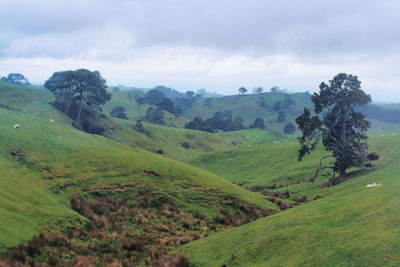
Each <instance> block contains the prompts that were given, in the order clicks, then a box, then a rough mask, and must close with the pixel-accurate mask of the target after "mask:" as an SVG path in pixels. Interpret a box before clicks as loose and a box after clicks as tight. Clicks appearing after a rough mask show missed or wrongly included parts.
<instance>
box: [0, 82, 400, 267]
mask: <svg viewBox="0 0 400 267" xmlns="http://www.w3.org/2000/svg"><path fill="white" fill-rule="evenodd" d="M129 93H132V92H131V91H127V92H125V91H124V92H113V101H111V102H110V103H109V104H108V105H106V106H105V107H104V112H105V114H107V113H108V112H109V111H110V110H111V109H112V108H113V107H114V105H128V104H129V105H130V106H129V109H128V108H127V111H128V115H129V116H130V117H132V118H134V116H136V114H137V112H138V110H137V106H136V105H135V103H133V104H132V103H131V101H130V100H129V98H128V97H127V95H126V94H129ZM137 93H138V94H141V92H137ZM264 96H265V101H266V102H267V103H268V104H267V108H266V109H264V111H265V113H262V112H264V111H260V110H258V108H259V107H258V106H257V101H258V100H259V97H260V95H249V96H229V97H222V98H215V99H214V100H213V101H214V102H213V105H214V104H215V106H214V108H215V110H211V108H210V110H208V111H207V112H205V113H202V112H204V110H205V109H204V108H203V107H202V106H201V105H202V102H201V101H204V99H203V98H199V99H198V102H197V103H196V104H195V106H194V108H193V110H192V111H193V112H199V115H201V114H202V115H203V116H205V117H207V116H209V115H210V116H212V114H213V112H215V111H220V110H219V109H220V108H222V109H223V108H225V107H226V108H228V107H231V108H229V109H231V110H232V111H233V115H234V116H235V115H243V117H246V116H247V117H246V120H248V121H251V120H253V118H254V116H261V115H260V114H264V115H262V116H265V117H263V118H264V119H265V120H266V121H267V130H266V131H264V130H260V129H247V130H242V131H238V132H237V133H234V132H219V133H215V134H214V133H208V132H201V131H194V130H187V129H182V128H176V127H166V126H160V125H153V124H147V123H144V124H143V126H144V131H143V132H138V131H136V130H134V126H135V121H134V120H121V119H111V118H109V117H107V116H103V115H101V114H100V113H99V114H97V115H96V116H97V117H96V119H97V120H98V122H99V123H101V125H102V126H104V127H105V131H104V132H103V133H102V136H100V135H93V134H88V133H85V132H82V131H79V130H77V129H75V128H73V127H72V126H71V124H72V121H71V119H69V118H67V117H66V116H64V114H62V113H61V112H59V111H58V110H57V109H55V108H54V107H53V106H52V105H51V101H53V97H52V95H51V94H50V93H48V92H47V91H46V90H44V89H43V88H32V87H21V86H15V85H10V84H8V83H4V82H1V81H0V265H2V264H3V263H5V262H8V264H9V265H11V266H13V265H15V264H16V262H19V263H22V264H25V265H34V264H38V263H45V262H47V263H51V262H62V263H63V264H66V265H78V263H79V264H81V265H82V266H89V265H91V264H92V265H98V266H102V265H106V264H114V265H116V266H119V265H129V263H134V264H135V265H138V266H144V265H153V266H159V265H161V263H165V262H168V261H169V262H173V261H174V260H176V258H174V257H178V258H179V257H182V259H186V258H185V256H179V255H178V253H181V252H183V253H184V254H185V255H187V256H188V259H189V260H190V262H191V264H192V265H193V266H399V265H400V254H399V251H400V245H399V243H398V240H399V239H400V225H399V223H398V221H399V220H400V216H399V214H400V213H399V211H400V208H399V207H400V197H399V194H398V192H399V189H400V182H399V181H400V180H399V179H398V177H397V176H398V173H399V172H400V162H399V158H400V126H399V125H398V124H389V123H382V122H380V121H372V128H371V131H370V132H369V133H368V134H369V136H370V140H369V143H370V145H371V146H370V149H369V150H370V151H371V152H377V153H378V154H380V156H381V157H380V159H379V161H377V162H376V166H375V167H374V168H371V169H369V170H366V171H365V172H362V173H357V174H354V175H353V176H352V177H351V179H349V180H347V181H344V182H342V183H341V184H339V185H337V186H334V187H323V185H324V183H325V182H326V181H327V178H326V177H320V178H318V179H317V180H316V182H315V183H314V184H313V183H309V182H304V181H305V180H306V179H307V178H309V177H310V176H312V175H314V173H315V169H316V168H317V166H318V164H319V159H320V158H321V157H322V156H323V155H325V152H324V150H323V148H322V147H321V146H319V147H318V149H317V150H316V151H315V152H313V153H312V154H311V155H307V156H306V157H305V158H304V160H303V161H301V162H299V161H298V160H297V150H298V149H299V144H298V142H297V141H296V138H297V135H296V134H294V135H285V134H283V133H282V132H281V129H280V128H279V127H282V125H283V124H282V123H276V124H275V122H274V121H275V119H276V118H275V116H276V114H275V113H276V112H275V113H274V112H273V111H270V110H269V111H268V107H271V105H273V104H274V102H275V101H277V100H282V98H283V97H284V95H283V94H274V93H266V94H264ZM301 96H302V95H301V94H300V95H295V96H294V98H295V101H296V105H295V106H292V108H291V111H290V112H288V114H289V117H288V120H293V118H294V116H296V114H297V113H298V112H300V110H301V105H304V103H303V102H302V101H303V100H301V99H302V98H301ZM249 102H253V104H254V105H253V107H254V108H255V110H252V108H251V107H249V108H248V109H246V108H245V107H246V105H248V103H249ZM246 103H247V104H246ZM203 105H204V103H203ZM127 107H128V106H127ZM236 108H237V109H236ZM217 109H218V110H217ZM196 110H197V111H196ZM235 110H243V112H244V113H243V114H236V113H235V112H236V111H235ZM192 111H190V110H189V111H187V114H186V116H188V117H190V116H192V115H193V114H192V115H190V114H189V113H190V112H192ZM247 112H248V114H247ZM171 116H173V115H171ZM251 116H253V117H251ZM178 120H180V119H179V118H174V119H173V122H172V121H171V123H177V121H178ZM182 121H184V120H181V122H182ZM268 122H270V124H268ZM14 124H19V125H20V128H19V129H14V128H13V125H14ZM175 126H179V127H181V126H182V125H175ZM278 128H279V129H280V130H278V131H272V130H271V129H278ZM235 134H236V135H237V138H238V140H239V141H240V143H239V145H237V146H233V145H232V144H231V140H232V139H233V138H234V135H235ZM354 170H355V169H352V170H349V171H354ZM373 182H376V183H380V184H381V186H380V187H374V188H366V186H365V185H366V184H370V183H373ZM6 266H7V265H6ZM172 266H173V265H172Z"/></svg>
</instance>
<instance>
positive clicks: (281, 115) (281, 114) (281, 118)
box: [276, 110, 286, 122]
mask: <svg viewBox="0 0 400 267" xmlns="http://www.w3.org/2000/svg"><path fill="white" fill-rule="evenodd" d="M276 120H277V121H279V122H284V121H285V120H286V112H285V111H283V110H281V111H279V113H278V117H277V118H276Z"/></svg>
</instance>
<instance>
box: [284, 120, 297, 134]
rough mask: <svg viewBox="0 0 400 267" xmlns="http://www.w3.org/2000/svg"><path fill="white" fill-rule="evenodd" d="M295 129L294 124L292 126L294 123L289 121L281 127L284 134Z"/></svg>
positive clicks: (290, 132) (291, 132)
mask: <svg viewBox="0 0 400 267" xmlns="http://www.w3.org/2000/svg"><path fill="white" fill-rule="evenodd" d="M295 130H296V126H294V124H293V123H291V122H289V123H287V124H286V125H285V127H284V128H283V132H284V133H285V134H293V133H294V131H295Z"/></svg>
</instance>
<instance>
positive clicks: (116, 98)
mask: <svg viewBox="0 0 400 267" xmlns="http://www.w3.org/2000/svg"><path fill="white" fill-rule="evenodd" d="M111 93H112V98H111V100H110V101H109V102H107V103H106V104H105V105H104V107H103V110H104V114H106V115H108V116H109V115H110V112H111V111H112V110H113V108H115V107H117V106H120V107H123V108H125V110H126V115H127V116H128V118H129V119H132V120H137V119H138V118H139V117H141V118H144V117H145V116H146V110H147V108H149V107H150V105H147V104H146V105H143V106H141V107H140V109H139V107H138V105H137V104H136V101H135V97H136V96H139V97H143V96H145V93H143V92H141V91H138V90H131V91H120V92H111ZM164 122H165V125H167V126H171V127H179V128H183V127H184V126H185V123H187V120H186V119H185V118H182V117H177V116H175V115H173V114H171V113H169V112H166V111H165V112H164Z"/></svg>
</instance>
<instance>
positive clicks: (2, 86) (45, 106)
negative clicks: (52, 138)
mask: <svg viewBox="0 0 400 267" xmlns="http://www.w3.org/2000/svg"><path fill="white" fill-rule="evenodd" d="M53 99H54V98H53V95H52V94H51V93H50V92H48V91H47V90H46V89H44V88H42V87H26V86H20V85H15V84H11V83H8V82H5V81H0V107H4V108H9V109H13V110H20V111H24V112H27V113H32V114H35V115H38V116H40V117H42V118H45V119H47V120H49V119H52V120H55V121H58V122H62V123H65V124H67V125H71V124H72V121H71V119H69V118H68V117H66V116H64V115H63V113H62V112H60V111H59V110H57V109H55V108H54V107H53V106H51V105H50V104H49V103H50V102H52V101H53Z"/></svg>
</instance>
